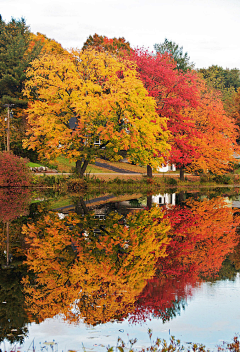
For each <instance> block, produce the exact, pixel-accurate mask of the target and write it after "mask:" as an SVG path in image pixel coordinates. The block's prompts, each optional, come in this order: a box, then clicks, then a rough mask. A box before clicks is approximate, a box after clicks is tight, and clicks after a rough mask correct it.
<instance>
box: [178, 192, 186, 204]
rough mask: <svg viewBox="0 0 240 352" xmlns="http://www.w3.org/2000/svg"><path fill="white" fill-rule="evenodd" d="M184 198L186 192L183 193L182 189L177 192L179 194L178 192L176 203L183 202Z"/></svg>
mask: <svg viewBox="0 0 240 352" xmlns="http://www.w3.org/2000/svg"><path fill="white" fill-rule="evenodd" d="M186 198H187V197H186V194H185V192H184V191H181V192H179V194H178V203H179V204H180V205H181V204H183V203H184V202H185V200H186Z"/></svg>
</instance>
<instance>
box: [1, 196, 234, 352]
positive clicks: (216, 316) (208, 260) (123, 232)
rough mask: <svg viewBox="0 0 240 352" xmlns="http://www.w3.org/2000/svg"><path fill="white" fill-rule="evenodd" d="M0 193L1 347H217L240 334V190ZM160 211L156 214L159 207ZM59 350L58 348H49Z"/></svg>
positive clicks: (3, 348)
mask: <svg viewBox="0 0 240 352" xmlns="http://www.w3.org/2000/svg"><path fill="white" fill-rule="evenodd" d="M223 192H224V193H223V194H220V191H219V190H215V191H212V192H211V193H208V194H202V193H200V192H195V193H192V194H185V193H183V192H181V193H179V194H177V193H173V194H170V193H169V194H165V195H161V194H157V195H152V196H148V197H147V196H144V195H141V194H138V195H126V194H125V195H121V196H115V195H98V196H90V195H89V196H88V197H85V198H84V197H80V196H77V195H75V196H74V197H72V198H69V197H67V196H61V197H59V198H57V197H55V196H53V195H50V196H48V195H41V196H37V197H36V196H35V195H32V194H30V193H26V191H18V192H16V191H15V192H14V193H12V192H10V191H8V190H1V192H0V197H1V199H0V204H1V208H0V209H1V210H0V219H1V220H2V222H1V225H0V239H1V243H0V256H1V257H0V259H1V275H0V287H1V290H0V302H1V305H0V309H1V312H0V313H1V314H0V328H1V330H0V341H1V344H0V348H1V349H2V350H5V349H10V346H12V347H11V348H13V346H15V347H17V349H19V347H20V346H21V351H27V350H28V348H29V347H30V346H31V349H32V347H33V341H34V346H35V348H36V350H37V351H40V350H42V351H48V350H49V351H52V350H54V351H55V350H57V349H58V350H59V351H67V350H80V351H81V350H83V349H82V347H83V346H84V347H85V348H86V350H87V351H88V350H89V351H106V346H108V345H109V346H116V343H117V339H118V337H121V338H122V339H123V340H125V341H127V340H128V336H129V338H135V337H136V338H137V339H138V341H137V343H136V345H135V347H139V348H140V347H143V346H148V342H149V339H148V334H147V330H148V328H151V329H152V330H153V337H154V338H156V337H160V338H164V339H166V340H169V338H170V335H174V336H175V337H176V338H179V339H180V340H181V342H182V343H185V344H186V343H189V342H198V343H204V344H205V345H206V346H207V347H212V348H213V347H214V346H216V345H217V344H220V343H221V342H222V341H227V342H229V341H231V339H232V338H233V336H234V335H235V334H236V333H238V332H240V306H239V301H240V276H239V273H238V271H239V269H240V257H239V252H240V246H239V235H238V233H237V232H238V231H237V229H238V226H239V220H238V217H237V215H236V213H235V210H236V207H237V206H238V193H239V190H234V191H231V190H224V191H223ZM155 204H157V205H158V207H155ZM50 342H52V344H50Z"/></svg>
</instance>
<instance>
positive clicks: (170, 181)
mask: <svg viewBox="0 0 240 352" xmlns="http://www.w3.org/2000/svg"><path fill="white" fill-rule="evenodd" d="M164 183H165V184H166V185H177V180H176V179H175V178H173V177H165V178H164Z"/></svg>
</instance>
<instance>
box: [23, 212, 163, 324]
mask: <svg viewBox="0 0 240 352" xmlns="http://www.w3.org/2000/svg"><path fill="white" fill-rule="evenodd" d="M162 218H163V214H162V211H161V209H160V208H152V209H151V210H149V211H148V210H144V211H142V212H138V213H135V214H130V215H128V217H127V219H126V225H123V224H121V221H120V219H121V217H120V215H117V214H115V213H112V214H111V215H109V216H108V217H107V218H106V220H103V221H99V220H96V219H95V218H94V216H93V215H92V214H87V215H86V216H85V217H84V218H83V217H82V216H79V217H77V216H76V215H74V216H69V217H68V218H67V219H64V220H60V219H58V217H57V215H56V214H50V215H47V216H45V217H44V218H43V219H42V220H39V221H38V222H36V223H35V224H28V226H26V227H24V233H25V235H26V238H27V239H26V240H27V243H28V245H29V249H28V251H27V261H26V263H27V264H28V266H29V269H30V270H31V271H33V273H34V274H35V279H34V280H33V281H31V279H30V278H29V277H28V278H26V279H25V281H24V285H25V292H26V293H27V297H28V298H27V305H28V309H29V310H30V312H31V313H33V314H34V315H35V314H37V315H38V316H39V317H40V319H45V318H48V317H52V316H54V315H56V314H59V313H63V314H64V315H65V317H66V319H68V321H72V322H77V321H79V320H80V319H84V321H85V322H86V323H88V324H92V325H95V324H97V323H100V322H102V323H103V322H107V321H110V320H111V319H120V318H121V316H123V315H127V314H128V312H129V311H131V310H132V309H133V307H134V301H135V299H136V296H138V295H139V293H140V292H141V291H142V289H143V288H144V286H145V284H146V280H147V279H149V278H151V277H152V276H153V275H154V273H155V264H156V261H157V260H158V258H159V257H162V256H164V255H165V247H166V244H167V242H168V239H167V235H166V232H167V231H168V230H169V226H168V221H167V220H164V219H162ZM74 302H75V309H74V311H73V310H72V304H73V303H74Z"/></svg>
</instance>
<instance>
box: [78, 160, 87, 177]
mask: <svg viewBox="0 0 240 352" xmlns="http://www.w3.org/2000/svg"><path fill="white" fill-rule="evenodd" d="M87 166H88V160H86V159H82V161H81V160H78V161H77V162H76V171H77V174H78V176H79V177H80V178H83V175H84V172H85V171H86V168H87Z"/></svg>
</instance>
